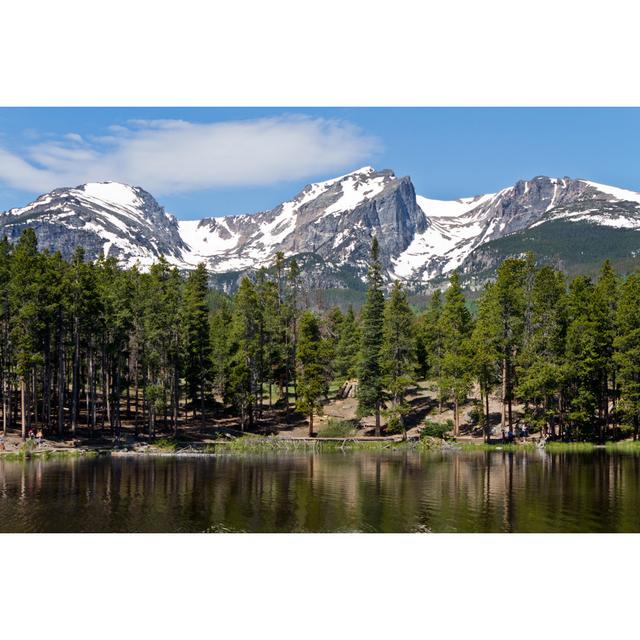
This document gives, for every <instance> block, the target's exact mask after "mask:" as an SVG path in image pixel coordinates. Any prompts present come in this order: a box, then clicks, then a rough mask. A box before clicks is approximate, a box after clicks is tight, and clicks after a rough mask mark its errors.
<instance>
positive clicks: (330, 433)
mask: <svg viewBox="0 0 640 640" xmlns="http://www.w3.org/2000/svg"><path fill="white" fill-rule="evenodd" d="M355 433H356V427H355V425H354V423H353V422H352V421H349V420H335V419H333V418H331V419H329V420H328V421H327V424H326V425H325V426H324V427H322V429H320V430H319V431H318V436H320V437H321V438H350V437H352V436H354V435H355Z"/></svg>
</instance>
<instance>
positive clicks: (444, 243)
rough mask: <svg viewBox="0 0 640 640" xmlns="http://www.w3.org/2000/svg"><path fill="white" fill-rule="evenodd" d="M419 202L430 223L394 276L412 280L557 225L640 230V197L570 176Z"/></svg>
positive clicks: (395, 265) (424, 278)
mask: <svg viewBox="0 0 640 640" xmlns="http://www.w3.org/2000/svg"><path fill="white" fill-rule="evenodd" d="M417 200H418V203H419V205H420V207H421V209H422V211H423V212H424V214H425V216H426V217H427V219H428V221H429V224H428V225H427V228H426V230H425V231H424V232H423V233H421V234H416V235H415V237H414V239H413V241H412V242H411V244H410V245H409V247H408V248H407V249H406V250H405V251H404V252H403V253H401V254H400V255H398V256H397V257H396V258H394V259H393V272H394V274H395V275H396V276H397V277H400V278H405V279H409V280H413V281H416V280H419V281H428V280H429V279H431V278H433V277H437V276H440V275H443V274H446V273H448V272H450V271H453V270H454V269H457V268H459V267H461V266H463V265H464V263H465V260H466V259H467V258H468V256H470V254H471V253H472V252H473V251H474V250H475V249H476V248H478V247H480V246H482V245H484V244H486V243H488V242H491V241H493V240H497V239H499V238H503V237H505V236H510V235H512V234H515V233H517V232H520V231H523V230H525V229H529V228H532V227H536V226H539V225H542V224H545V223H548V222H550V221H552V220H559V219H565V220H567V221H570V222H576V223H577V222H582V223H587V224H596V225H601V226H605V227H614V228H623V229H640V194H639V193H635V192H633V191H628V190H625V189H618V188H616V187H609V186H607V185H601V184H597V183H595V182H590V181H587V180H573V179H571V178H566V177H565V178H548V177H546V176H538V177H536V178H533V179H532V180H520V181H519V182H517V183H516V184H515V185H514V186H512V187H508V188H506V189H502V190H501V191H499V192H497V193H490V194H486V195H482V196H475V197H473V198H462V199H460V200H455V201H444V202H443V201H438V200H429V199H427V198H423V197H420V196H418V198H417ZM535 249H536V248H535V247H531V250H533V251H535Z"/></svg>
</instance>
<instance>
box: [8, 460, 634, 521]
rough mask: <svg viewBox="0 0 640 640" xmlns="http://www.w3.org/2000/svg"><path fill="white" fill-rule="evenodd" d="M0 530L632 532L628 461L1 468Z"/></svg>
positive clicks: (90, 463)
mask: <svg viewBox="0 0 640 640" xmlns="http://www.w3.org/2000/svg"><path fill="white" fill-rule="evenodd" d="M0 531H3V532H32V531H33V532H36V531H41V532H121V531H139V532H223V531H250V532H293V531H365V532H381V531H382V532H411V531H416V532H429V531H431V532H456V531H461V532H462V531H464V532H486V531H492V532H501V531H509V532H612V531H627V532H639V531H640V456H637V455H632V454H609V453H606V452H604V451H598V452H596V453H588V454H587V453H570V454H569V453H566V454H565V453H563V454H548V453H545V452H530V453H517V454H513V453H505V452H500V451H493V452H482V453H448V454H445V453H438V454H428V455H424V454H422V455H421V454H418V453H413V452H400V453H398V452H395V453H390V454H373V453H366V452H356V453H320V454H300V455H298V454H288V455H281V456H277V457H276V456H255V457H254V456H233V455H229V456H211V457H208V458H141V457H140V458H109V457H104V458H97V459H96V458H94V459H71V460H53V461H52V460H49V461H46V460H34V461H28V462H7V461H2V460H0Z"/></svg>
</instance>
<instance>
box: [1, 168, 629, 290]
mask: <svg viewBox="0 0 640 640" xmlns="http://www.w3.org/2000/svg"><path fill="white" fill-rule="evenodd" d="M28 226H31V227H33V228H34V229H35V230H36V234H37V235H38V240H39V243H40V246H41V247H43V248H49V249H52V250H60V251H61V252H62V253H63V255H64V256H65V257H68V256H70V255H71V253H72V252H73V250H74V248H75V246H76V245H79V244H80V245H82V246H84V247H85V250H86V253H87V255H88V257H89V258H96V257H98V256H100V255H113V256H115V257H117V258H118V259H119V260H121V262H122V263H123V264H125V265H130V264H133V263H134V262H136V261H137V262H139V263H140V264H141V265H142V266H143V267H144V266H146V265H148V264H150V263H151V262H153V261H154V260H155V259H157V258H158V257H159V256H160V255H164V256H165V257H166V258H167V259H168V260H169V262H171V263H172V264H175V265H177V266H179V267H181V268H185V269H188V268H193V266H195V265H196V264H197V263H199V262H205V263H206V265H207V266H208V268H209V269H210V271H211V272H212V273H215V274H220V275H223V274H228V276H229V277H230V278H231V279H233V278H236V277H237V275H238V274H239V273H242V272H244V271H247V270H254V269H257V268H259V267H261V266H266V265H269V264H271V263H272V261H273V258H274V256H275V254H276V252H278V251H282V252H283V253H284V254H285V256H297V257H298V260H299V262H301V264H303V267H304V269H306V271H307V275H308V276H309V278H311V280H312V281H313V282H314V283H315V285H316V286H319V287H322V286H329V287H335V286H351V285H352V284H353V283H356V284H357V283H360V285H361V284H362V280H363V278H364V276H365V274H366V267H367V259H368V254H369V247H370V244H371V238H372V237H373V236H374V235H375V236H376V237H377V238H378V240H379V243H380V257H381V261H382V264H383V267H384V269H385V271H386V275H387V277H388V279H389V280H393V279H402V280H405V281H407V282H408V283H410V284H411V285H415V286H418V287H420V286H423V285H428V284H429V283H431V282H434V281H438V280H439V279H441V278H442V277H443V276H446V275H447V274H448V273H450V272H451V271H453V270H454V269H460V270H461V271H462V272H463V273H465V274H467V275H473V274H474V273H478V272H483V273H484V272H486V271H487V270H488V269H490V268H493V267H494V266H495V264H496V261H499V259H502V258H503V257H506V255H511V254H512V253H514V252H522V251H524V250H532V251H534V252H537V253H539V252H540V251H542V252H544V251H547V253H548V255H547V256H546V257H547V259H549V260H553V261H556V262H562V261H564V260H566V257H567V256H568V255H570V254H571V253H572V251H573V247H574V245H575V246H576V247H577V244H576V243H577V240H578V239H579V238H580V237H587V236H588V237H589V238H590V240H589V245H588V246H587V247H586V249H585V248H582V249H580V250H579V252H580V253H581V255H584V254H585V252H586V253H590V254H591V253H593V251H594V250H597V249H598V245H599V244H600V245H601V248H602V251H605V248H606V251H607V252H608V253H609V254H610V253H616V252H617V253H618V254H619V257H620V258H621V259H623V258H624V259H627V257H628V258H633V259H634V260H635V259H636V256H638V255H640V234H636V231H637V230H640V193H636V192H633V191H628V190H625V189H619V188H616V187H610V186H607V185H602V184H598V183H595V182H590V181H588V180H576V179H571V178H566V177H565V178H549V177H545V176H538V177H536V178H533V179H531V180H521V181H519V182H517V183H516V184H515V185H513V186H511V187H507V188H505V189H502V190H501V191H498V192H497V193H490V194H485V195H479V196H473V197H466V198H461V199H459V200H452V201H442V200H434V199H430V198H426V197H423V196H420V195H416V194H415V190H414V187H413V184H412V182H411V179H410V178H409V177H400V178H398V177H396V176H395V175H394V173H393V172H392V171H390V170H383V171H376V170H375V169H373V168H372V167H363V168H362V169H358V170H356V171H352V172H350V173H348V174H346V175H343V176H340V177H338V178H333V179H331V180H326V181H324V182H318V183H314V184H310V185H307V186H306V187H304V189H302V191H301V192H300V193H299V194H298V195H296V196H295V197H294V198H293V199H291V200H289V201H287V202H284V203H282V204H281V205H279V206H277V207H276V208H274V209H272V210H270V211H263V212H260V213H256V214H252V215H250V214H247V215H240V216H226V217H219V218H205V219H203V220H199V221H180V222H178V221H176V219H175V218H174V217H173V216H171V215H169V214H167V213H165V211H164V209H163V208H162V207H161V206H160V205H158V203H157V202H156V201H155V199H154V198H153V197H152V196H151V195H150V194H148V193H147V192H146V191H144V190H143V189H141V188H139V187H130V186H127V185H123V184H119V183H113V182H108V183H90V184H86V185H82V186H79V187H75V188H72V189H56V190H54V191H52V192H51V193H49V194H45V195H43V196H40V197H39V198H37V199H36V200H35V201H34V202H32V203H31V204H29V205H27V206H26V207H23V208H22V209H11V210H10V211H7V212H5V213H4V214H0V233H3V234H5V235H7V236H8V237H9V238H10V239H11V240H15V239H17V237H18V236H19V234H20V233H21V232H22V230H23V229H24V228H25V227H28ZM607 230H608V231H607ZM594 233H595V234H596V236H597V238H600V239H602V238H604V237H605V235H606V237H607V238H608V243H602V242H600V243H599V242H598V240H597V239H596V240H595V242H594V241H593V237H595V236H593V234H594ZM612 234H614V235H615V239H614V237H613V235H612ZM550 239H551V240H553V242H550ZM614 240H615V241H614ZM551 245H553V247H552V248H551V249H550V248H549V246H551ZM592 245H593V246H592ZM612 247H613V248H612ZM616 247H623V249H617V248H616ZM573 252H574V253H576V251H573ZM598 257H599V254H598V255H595V254H594V258H593V259H594V260H595V259H597V258H598ZM602 257H605V256H604V255H603V256H602ZM581 259H582V258H581ZM225 277H226V276H225ZM347 281H348V282H347Z"/></svg>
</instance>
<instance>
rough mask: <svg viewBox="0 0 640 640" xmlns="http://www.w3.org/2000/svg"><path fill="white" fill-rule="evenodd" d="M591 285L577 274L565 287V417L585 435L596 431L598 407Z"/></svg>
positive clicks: (598, 366) (598, 362)
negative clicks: (566, 310) (566, 326)
mask: <svg viewBox="0 0 640 640" xmlns="http://www.w3.org/2000/svg"><path fill="white" fill-rule="evenodd" d="M595 306H596V302H595V292H594V286H593V283H592V282H591V280H590V279H589V278H587V277H585V276H578V277H577V278H575V279H574V280H573V281H572V282H571V284H570V286H569V296H568V313H569V318H568V320H569V323H568V328H567V343H566V375H567V384H568V389H567V395H568V398H567V400H568V403H567V405H568V406H567V408H568V412H567V413H568V418H569V420H570V422H571V427H572V429H574V430H575V433H574V434H572V435H574V436H577V437H579V438H586V437H590V436H593V435H595V434H596V429H594V421H595V420H594V416H595V414H596V410H597V407H598V400H599V393H600V385H601V368H602V366H603V363H602V359H601V353H600V348H599V340H600V335H599V326H598V318H597V314H596V309H595Z"/></svg>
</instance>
